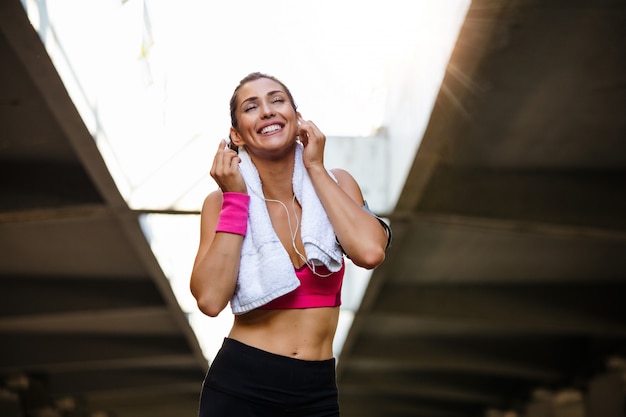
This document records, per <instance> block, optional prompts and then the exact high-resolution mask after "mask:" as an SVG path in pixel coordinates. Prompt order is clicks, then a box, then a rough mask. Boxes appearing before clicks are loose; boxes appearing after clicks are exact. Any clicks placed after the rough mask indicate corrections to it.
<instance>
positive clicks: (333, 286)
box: [259, 264, 346, 310]
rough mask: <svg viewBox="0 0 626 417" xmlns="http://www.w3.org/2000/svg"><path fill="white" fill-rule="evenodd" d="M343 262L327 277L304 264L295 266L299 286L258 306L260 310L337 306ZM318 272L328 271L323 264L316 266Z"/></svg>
mask: <svg viewBox="0 0 626 417" xmlns="http://www.w3.org/2000/svg"><path fill="white" fill-rule="evenodd" d="M345 269H346V266H345V264H343V265H342V266H341V269H340V270H339V271H337V272H334V273H332V274H331V275H329V276H327V277H324V278H322V277H318V276H317V275H315V274H313V271H311V269H310V268H309V267H308V266H307V265H306V264H305V265H302V266H301V267H300V268H297V269H296V270H295V271H296V276H297V277H298V279H299V280H300V286H299V287H298V288H296V289H295V290H293V291H291V292H290V293H287V294H285V295H283V296H281V297H278V298H276V299H274V300H272V301H270V302H269V303H267V304H265V305H262V306H261V307H259V308H260V309H261V310H279V309H292V308H315V307H338V306H340V305H341V285H342V284H343V274H344V271H345ZM315 271H316V272H317V273H318V274H321V275H326V274H329V273H330V271H329V270H328V269H327V268H326V267H325V266H316V267H315Z"/></svg>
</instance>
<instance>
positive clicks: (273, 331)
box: [228, 307, 339, 360]
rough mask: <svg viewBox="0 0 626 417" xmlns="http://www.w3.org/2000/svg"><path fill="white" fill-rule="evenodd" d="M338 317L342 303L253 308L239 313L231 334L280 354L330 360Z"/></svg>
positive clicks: (238, 338)
mask: <svg viewBox="0 0 626 417" xmlns="http://www.w3.org/2000/svg"><path fill="white" fill-rule="evenodd" d="M338 320H339V307H319V308H304V309H286V310H253V311H251V312H249V313H245V314H242V315H237V316H235V320H234V324H233V327H232V329H231V331H230V334H229V336H228V337H230V338H232V339H235V340H238V341H240V342H241V343H245V344H246V345H249V346H253V347H256V348H258V349H262V350H265V351H267V352H271V353H275V354H277V355H282V356H288V357H291V358H297V359H302V360H326V359H331V358H332V357H333V338H334V336H335V331H336V330H337V321H338Z"/></svg>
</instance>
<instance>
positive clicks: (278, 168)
mask: <svg viewBox="0 0 626 417" xmlns="http://www.w3.org/2000/svg"><path fill="white" fill-rule="evenodd" d="M251 158H252V162H254V166H255V167H256V169H257V172H258V173H259V178H260V179H261V185H262V187H263V193H264V195H265V197H266V198H271V199H275V200H288V199H290V198H291V197H292V196H293V184H292V181H293V167H294V153H292V154H291V157H287V158H282V159H280V160H267V159H261V158H254V157H252V156H251Z"/></svg>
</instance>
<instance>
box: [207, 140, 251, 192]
mask: <svg viewBox="0 0 626 417" xmlns="http://www.w3.org/2000/svg"><path fill="white" fill-rule="evenodd" d="M240 162H241V159H240V158H239V155H237V152H235V151H233V150H232V149H229V148H228V147H226V141H225V140H224V139H222V140H221V141H220V144H219V148H218V149H217V153H216V154H215V158H214V159H213V166H212V167H211V177H213V179H214V180H215V182H216V183H217V185H218V186H219V187H220V189H221V190H222V192H237V193H244V194H246V193H247V192H248V190H247V187H246V183H245V181H244V180H243V177H242V176H241V172H239V163H240Z"/></svg>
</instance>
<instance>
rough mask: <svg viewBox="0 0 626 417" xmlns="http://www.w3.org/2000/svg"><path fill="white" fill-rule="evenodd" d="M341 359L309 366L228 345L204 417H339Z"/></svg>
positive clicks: (209, 381)
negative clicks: (338, 363)
mask: <svg viewBox="0 0 626 417" xmlns="http://www.w3.org/2000/svg"><path fill="white" fill-rule="evenodd" d="M335 377H336V374H335V359H328V360H323V361H305V360H300V359H294V358H289V357H287V356H281V355H275V354H273V353H269V352H266V351H264V350H260V349H257V348H254V347H251V346H248V345H245V344H243V343H241V342H238V341H236V340H233V339H228V338H226V339H224V344H223V345H222V347H221V349H220V351H219V352H218V354H217V356H216V357H215V360H214V361H213V363H212V364H211V368H210V369H209V372H208V373H207V376H206V378H205V380H204V384H203V387H202V396H201V399H200V411H199V417H228V416H232V417H339V404H338V396H337V383H336V379H335Z"/></svg>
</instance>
